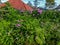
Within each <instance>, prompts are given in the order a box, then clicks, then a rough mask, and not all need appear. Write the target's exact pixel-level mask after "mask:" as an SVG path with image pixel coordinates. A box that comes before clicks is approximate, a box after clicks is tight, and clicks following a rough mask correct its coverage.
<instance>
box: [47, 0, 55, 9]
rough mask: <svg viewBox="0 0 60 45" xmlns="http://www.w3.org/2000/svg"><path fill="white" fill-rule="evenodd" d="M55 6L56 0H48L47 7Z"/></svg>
mask: <svg viewBox="0 0 60 45" xmlns="http://www.w3.org/2000/svg"><path fill="white" fill-rule="evenodd" d="M54 6H55V0H46V7H48V8H51V9H53V8H54Z"/></svg>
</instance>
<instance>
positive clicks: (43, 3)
mask: <svg viewBox="0 0 60 45" xmlns="http://www.w3.org/2000/svg"><path fill="white" fill-rule="evenodd" d="M1 1H2V2H6V1H7V0H1ZM22 1H23V2H24V3H28V1H31V3H32V4H33V1H34V0H22ZM55 2H56V3H57V5H59V4H60V0H55ZM45 3H46V1H45V0H43V1H41V2H40V3H39V5H38V6H40V7H45Z"/></svg>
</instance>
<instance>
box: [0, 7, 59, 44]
mask: <svg viewBox="0 0 60 45" xmlns="http://www.w3.org/2000/svg"><path fill="white" fill-rule="evenodd" d="M0 45H60V13H59V12H58V11H51V10H50V11H49V10H47V11H43V12H42V14H40V13H38V12H37V11H33V12H32V13H31V12H27V11H26V12H22V11H18V10H16V9H13V8H11V7H10V6H6V7H4V8H2V9H1V10H0Z"/></svg>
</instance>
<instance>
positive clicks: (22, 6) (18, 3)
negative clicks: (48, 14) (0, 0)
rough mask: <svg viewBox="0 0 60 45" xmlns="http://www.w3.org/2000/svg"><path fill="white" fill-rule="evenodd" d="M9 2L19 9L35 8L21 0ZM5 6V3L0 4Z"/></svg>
mask: <svg viewBox="0 0 60 45" xmlns="http://www.w3.org/2000/svg"><path fill="white" fill-rule="evenodd" d="M8 2H9V3H10V5H11V6H12V7H13V8H15V9H17V10H27V11H32V10H33V9H32V8H31V7H30V6H29V5H27V4H25V3H23V2H22V1H21V0H9V1H8ZM4 6H5V4H0V7H4Z"/></svg>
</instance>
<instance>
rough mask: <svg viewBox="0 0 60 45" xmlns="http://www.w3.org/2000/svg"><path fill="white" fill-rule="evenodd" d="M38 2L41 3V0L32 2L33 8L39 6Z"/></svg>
mask: <svg viewBox="0 0 60 45" xmlns="http://www.w3.org/2000/svg"><path fill="white" fill-rule="evenodd" d="M40 1H43V0H34V6H35V7H37V6H38V5H39V3H40Z"/></svg>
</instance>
